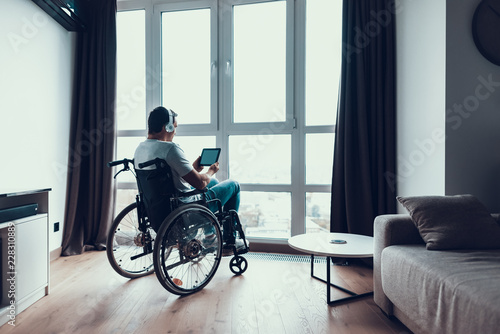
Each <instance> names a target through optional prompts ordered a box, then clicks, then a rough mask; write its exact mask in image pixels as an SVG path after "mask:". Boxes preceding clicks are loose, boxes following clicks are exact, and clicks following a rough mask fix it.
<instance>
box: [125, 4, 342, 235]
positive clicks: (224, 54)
mask: <svg viewBox="0 0 500 334" xmlns="http://www.w3.org/2000/svg"><path fill="white" fill-rule="evenodd" d="M272 1H285V2H286V119H285V121H284V122H273V123H235V122H234V121H233V98H232V94H233V87H232V85H233V82H232V78H233V75H232V74H233V67H232V65H231V66H230V71H229V72H227V71H226V70H225V69H224V67H225V66H226V64H227V62H228V61H229V62H230V64H232V60H233V59H234V57H233V56H234V54H233V45H232V44H233V24H234V22H233V14H232V13H233V11H232V8H233V6H238V5H245V4H256V3H264V2H272ZM306 1H307V0H295V1H294V0H184V1H183V0H146V1H142V0H131V1H118V3H117V5H118V11H124V10H138V9H143V10H145V14H146V15H145V17H146V22H145V24H146V50H145V52H146V68H145V71H146V75H148V74H147V73H148V72H147V71H148V69H154V68H157V67H158V66H159V67H160V68H161V13H162V12H164V11H178V10H190V9H200V8H210V9H211V38H212V41H211V45H212V47H211V65H212V78H211V111H210V124H186V125H182V126H181V127H179V128H178V132H177V135H178V136H195V135H196V136H215V137H216V143H217V147H221V148H222V152H221V165H220V171H219V173H218V178H219V179H221V180H223V179H226V178H228V177H230V175H229V172H228V171H229V164H228V161H229V137H230V136H232V135H259V133H262V131H263V129H265V128H266V127H267V128H270V127H272V129H271V130H272V134H285V135H290V136H291V147H290V150H291V164H292V165H291V183H290V184H241V190H242V191H264V192H289V193H290V194H291V211H292V212H291V226H290V229H291V230H290V236H294V235H298V234H302V233H306V194H307V193H330V192H331V184H328V185H326V184H306V163H305V157H306V135H307V134H312V133H335V131H336V125H310V126H306V114H305V112H306V110H305V109H306V106H305V98H306V97H305V94H306V87H305V85H306V7H307V6H306ZM338 1H340V0H338ZM214 69H215V71H216V73H215V75H214V73H213V71H214ZM160 104H161V85H157V84H156V85H155V83H154V81H152V80H148V78H147V77H146V107H147V110H152V108H153V107H155V106H157V105H160ZM144 117H145V119H147V111H146V112H145V116H144ZM145 135H146V133H145V131H144V130H119V131H118V132H117V137H135V136H144V137H145ZM135 187H136V186H135V184H134V183H132V182H128V183H127V182H119V183H118V184H117V188H118V189H134V188H135ZM249 239H250V240H251V241H253V242H257V243H270V244H278V245H279V244H286V243H287V239H286V238H284V239H281V238H280V239H274V238H265V239H261V238H257V239H253V238H249Z"/></svg>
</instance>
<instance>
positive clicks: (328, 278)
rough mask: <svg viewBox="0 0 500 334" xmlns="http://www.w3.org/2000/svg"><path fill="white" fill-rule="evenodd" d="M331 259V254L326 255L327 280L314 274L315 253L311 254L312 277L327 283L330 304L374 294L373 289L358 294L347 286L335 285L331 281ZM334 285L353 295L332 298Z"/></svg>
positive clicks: (327, 299) (327, 296)
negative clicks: (331, 289) (331, 291)
mask: <svg viewBox="0 0 500 334" xmlns="http://www.w3.org/2000/svg"><path fill="white" fill-rule="evenodd" d="M330 261H331V256H327V257H326V281H325V280H324V279H321V278H319V277H317V276H315V275H314V254H311V277H313V278H315V279H317V280H320V281H321V282H324V283H326V302H327V303H328V305H335V304H338V303H342V302H346V301H351V300H355V299H359V298H363V297H368V296H372V295H373V291H370V292H366V293H362V294H357V293H355V292H353V291H351V290H348V289H346V288H343V287H341V286H338V285H335V284H333V283H332V282H331V281H330ZM331 286H332V287H334V288H336V289H338V290H340V291H343V292H345V293H347V294H349V295H351V296H349V297H344V298H340V299H335V300H331V299H330V287H331Z"/></svg>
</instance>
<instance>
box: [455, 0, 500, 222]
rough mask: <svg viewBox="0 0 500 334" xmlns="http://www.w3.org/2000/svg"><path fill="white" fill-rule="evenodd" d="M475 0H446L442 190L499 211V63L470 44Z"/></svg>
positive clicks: (477, 0) (477, 1)
mask: <svg viewBox="0 0 500 334" xmlns="http://www.w3.org/2000/svg"><path fill="white" fill-rule="evenodd" d="M479 2H480V0H466V1H451V0H449V1H448V9H447V28H446V31H447V42H446V47H447V57H446V73H447V74H446V87H447V88H446V108H447V110H448V118H447V124H446V135H447V139H446V194H448V195H453V194H465V193H467V194H473V195H475V196H476V197H478V198H479V200H480V201H481V202H482V203H484V204H485V205H486V206H487V207H488V208H489V209H490V211H492V212H500V67H499V66H498V65H495V64H492V63H490V62H489V61H488V60H486V59H485V58H484V57H483V56H482V55H481V54H480V53H479V51H478V50H477V48H476V46H475V44H474V40H473V37H472V32H471V26H472V18H473V15H474V11H475V9H476V6H477V5H478V4H479Z"/></svg>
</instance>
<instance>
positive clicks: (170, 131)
mask: <svg viewBox="0 0 500 334" xmlns="http://www.w3.org/2000/svg"><path fill="white" fill-rule="evenodd" d="M177 116H178V115H177V114H176V113H174V112H173V111H172V110H169V109H166V108H164V107H161V106H160V107H156V108H155V109H154V110H153V111H151V113H150V114H149V117H148V137H147V139H146V140H145V141H144V142H142V143H140V144H139V146H138V147H137V149H136V151H135V154H134V161H135V168H136V169H139V166H138V164H139V163H141V162H145V161H149V160H152V159H155V158H161V159H165V161H166V162H167V163H168V165H169V166H170V169H171V170H172V176H173V182H174V186H175V187H176V188H177V190H179V191H180V192H188V191H191V190H193V188H196V189H200V190H201V189H205V188H207V192H206V193H205V198H206V200H207V201H208V200H212V199H219V200H220V201H221V204H222V206H223V208H224V211H229V210H236V211H238V209H239V206H240V186H239V184H238V182H236V181H233V180H225V181H222V182H219V181H217V179H215V178H213V176H214V175H215V173H217V171H218V170H219V163H218V162H216V163H214V164H213V165H211V166H210V167H209V168H208V171H207V172H206V173H203V174H201V171H202V170H203V166H200V158H201V157H198V158H197V159H196V160H195V161H194V162H193V163H192V164H191V163H190V162H189V161H188V160H187V159H186V157H185V155H184V151H183V150H182V149H181V148H180V146H179V145H177V144H175V143H173V142H172V140H173V139H174V136H175V133H176V128H177V119H176V117H177ZM210 209H211V210H212V211H215V210H216V208H215V206H214V207H210ZM227 230H229V228H227V227H226V228H225V229H223V231H224V236H223V239H224V242H225V243H226V244H235V246H236V249H237V250H239V249H242V248H244V247H245V245H244V242H243V240H241V239H238V240H235V236H234V234H233V235H230V234H229V235H228V233H227ZM207 234H208V233H207ZM210 237H212V238H214V240H215V234H213V233H212V235H209V236H208V237H207V238H208V239H210ZM208 241H210V240H208ZM223 255H229V254H228V251H227V250H225V254H224V253H223Z"/></svg>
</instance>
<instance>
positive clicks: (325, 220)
mask: <svg viewBox="0 0 500 334" xmlns="http://www.w3.org/2000/svg"><path fill="white" fill-rule="evenodd" d="M330 203H331V194H330V193H306V233H315V232H330V207H331V204H330Z"/></svg>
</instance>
